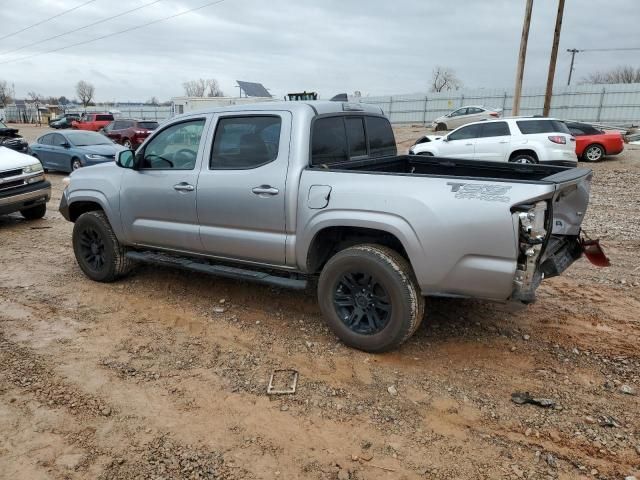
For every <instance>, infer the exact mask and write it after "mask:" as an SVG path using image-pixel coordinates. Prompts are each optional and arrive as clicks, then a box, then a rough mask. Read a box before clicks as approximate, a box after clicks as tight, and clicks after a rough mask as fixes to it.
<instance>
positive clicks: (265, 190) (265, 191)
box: [251, 185, 280, 195]
mask: <svg viewBox="0 0 640 480" xmlns="http://www.w3.org/2000/svg"><path fill="white" fill-rule="evenodd" d="M251 191H252V192H253V193H255V194H256V195H277V194H278V193H280V190H278V189H277V188H274V187H272V186H271V185H260V186H259V187H255V188H252V189H251Z"/></svg>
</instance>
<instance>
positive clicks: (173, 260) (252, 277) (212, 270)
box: [126, 251, 307, 290]
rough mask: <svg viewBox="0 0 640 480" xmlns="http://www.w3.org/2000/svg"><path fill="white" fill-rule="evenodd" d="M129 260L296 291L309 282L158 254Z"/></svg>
mask: <svg viewBox="0 0 640 480" xmlns="http://www.w3.org/2000/svg"><path fill="white" fill-rule="evenodd" d="M126 256H127V258H130V259H131V260H135V261H137V262H145V263H152V264H155V265H163V266H167V267H177V268H182V269H184V270H190V271H193V272H201V273H208V274H210V275H217V276H219V277H226V278H233V279H235V280H247V281H249V282H257V283H264V284H266V285H273V286H276V287H283V288H290V289H294V290H304V289H305V288H307V281H306V280H300V279H296V278H287V277H279V276H277V275H271V274H269V273H266V272H260V271H257V270H247V269H244V268H238V267H229V266H227V265H212V264H210V263H205V262H202V261H198V260H194V259H191V258H187V257H174V256H172V255H165V254H162V253H156V252H136V251H130V252H127V253H126Z"/></svg>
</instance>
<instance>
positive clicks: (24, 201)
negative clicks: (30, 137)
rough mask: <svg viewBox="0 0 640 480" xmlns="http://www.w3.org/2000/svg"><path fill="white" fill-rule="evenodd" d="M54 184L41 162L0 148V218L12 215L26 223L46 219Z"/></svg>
mask: <svg viewBox="0 0 640 480" xmlns="http://www.w3.org/2000/svg"><path fill="white" fill-rule="evenodd" d="M49 198H51V184H50V183H49V182H48V181H47V180H46V178H45V175H44V171H43V169H42V165H41V164H40V162H39V161H38V160H37V159H35V158H33V157H31V156H30V155H26V154H24V153H20V152H16V151H15V150H12V149H9V148H6V147H0V215H6V214H9V213H13V212H20V214H21V215H22V216H23V217H24V218H26V219H27V220H35V219H37V218H42V217H44V215H45V213H46V212H47V202H48V201H49Z"/></svg>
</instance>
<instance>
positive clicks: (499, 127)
mask: <svg viewBox="0 0 640 480" xmlns="http://www.w3.org/2000/svg"><path fill="white" fill-rule="evenodd" d="M505 135H511V132H509V125H507V122H491V123H483V124H482V130H481V131H480V136H481V137H503V136H505Z"/></svg>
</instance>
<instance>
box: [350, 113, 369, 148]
mask: <svg viewBox="0 0 640 480" xmlns="http://www.w3.org/2000/svg"><path fill="white" fill-rule="evenodd" d="M345 122H346V124H347V140H348V141H349V156H350V157H360V156H363V155H366V154H367V140H366V137H365V134H364V120H363V118H361V117H346V118H345Z"/></svg>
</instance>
